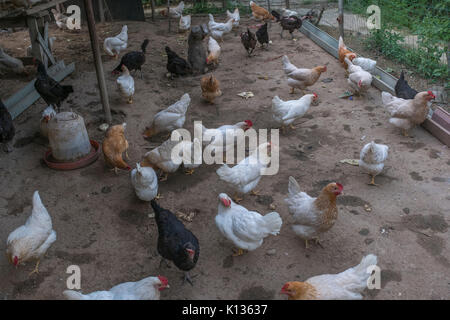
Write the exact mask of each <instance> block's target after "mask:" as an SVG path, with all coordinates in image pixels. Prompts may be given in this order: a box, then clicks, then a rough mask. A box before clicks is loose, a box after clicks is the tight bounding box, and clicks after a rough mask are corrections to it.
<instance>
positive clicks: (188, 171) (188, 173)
mask: <svg viewBox="0 0 450 320" xmlns="http://www.w3.org/2000/svg"><path fill="white" fill-rule="evenodd" d="M194 171H195V169H188V170H186V171H185V172H184V174H185V175H187V176H191V175H193V174H194Z"/></svg>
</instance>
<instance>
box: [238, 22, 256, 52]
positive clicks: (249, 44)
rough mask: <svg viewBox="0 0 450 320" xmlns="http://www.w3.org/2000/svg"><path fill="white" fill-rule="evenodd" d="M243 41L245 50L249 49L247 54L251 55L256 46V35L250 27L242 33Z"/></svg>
mask: <svg viewBox="0 0 450 320" xmlns="http://www.w3.org/2000/svg"><path fill="white" fill-rule="evenodd" d="M241 42H242V44H243V45H244V48H245V50H247V54H248V56H249V57H250V55H251V54H252V52H253V50H255V48H256V43H257V40H256V36H255V34H254V33H253V32H251V31H250V29H249V28H247V32H242V33H241Z"/></svg>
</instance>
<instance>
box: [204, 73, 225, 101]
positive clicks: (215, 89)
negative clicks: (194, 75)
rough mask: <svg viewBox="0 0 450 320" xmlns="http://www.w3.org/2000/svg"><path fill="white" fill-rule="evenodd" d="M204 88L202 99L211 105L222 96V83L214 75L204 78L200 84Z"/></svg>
mask: <svg viewBox="0 0 450 320" xmlns="http://www.w3.org/2000/svg"><path fill="white" fill-rule="evenodd" d="M200 85H201V87H202V97H203V98H204V99H205V100H206V101H208V102H209V103H214V99H215V98H216V97H219V96H221V95H222V91H220V88H219V86H220V82H219V80H217V78H216V77H214V75H211V76H204V77H203V78H202V80H201V82H200Z"/></svg>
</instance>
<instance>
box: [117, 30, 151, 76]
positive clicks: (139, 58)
mask: <svg viewBox="0 0 450 320" xmlns="http://www.w3.org/2000/svg"><path fill="white" fill-rule="evenodd" d="M149 42H150V41H149V40H148V39H145V40H144V42H142V44H141V51H131V52H128V53H126V54H125V55H124V56H123V57H122V59H121V60H120V63H119V65H118V66H117V67H116V68H115V69H114V70H113V73H114V74H118V73H120V72H122V65H125V66H126V67H127V68H128V70H129V71H132V70H139V71H140V72H141V78H142V69H141V67H142V65H143V64H144V63H145V50H146V48H147V45H148V43H149Z"/></svg>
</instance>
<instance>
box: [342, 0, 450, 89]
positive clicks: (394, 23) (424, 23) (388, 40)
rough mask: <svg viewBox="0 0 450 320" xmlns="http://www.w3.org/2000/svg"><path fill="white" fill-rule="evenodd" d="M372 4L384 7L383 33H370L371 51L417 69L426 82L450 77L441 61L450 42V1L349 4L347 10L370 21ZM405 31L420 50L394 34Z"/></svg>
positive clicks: (352, 1) (367, 0) (392, 0)
mask: <svg viewBox="0 0 450 320" xmlns="http://www.w3.org/2000/svg"><path fill="white" fill-rule="evenodd" d="M371 4H375V5H378V6H379V7H380V10H381V30H375V31H372V32H371V33H370V36H369V38H368V39H367V40H366V46H367V47H368V48H369V49H371V50H376V51H378V52H380V53H382V54H383V55H385V56H386V57H388V58H391V59H392V60H395V61H398V62H401V63H403V64H405V65H408V66H410V67H413V68H414V69H416V70H417V71H418V72H419V74H421V75H422V76H424V77H426V78H429V79H434V80H436V79H445V77H448V69H447V65H445V64H443V63H442V62H441V61H440V57H441V56H442V54H443V53H444V52H445V51H446V50H447V47H448V43H449V42H450V11H449V9H448V8H450V0H440V1H437V0H434V1H433V0H345V8H346V9H347V10H350V11H352V12H353V13H356V14H360V15H363V16H366V17H367V16H368V14H367V13H366V9H367V7H368V6H369V5H371ZM402 29H403V30H404V31H405V32H406V33H407V34H411V35H416V36H417V37H418V42H417V48H411V47H408V46H406V45H404V44H403V43H402V42H403V41H404V38H403V37H402V36H401V35H400V34H399V33H398V32H394V31H393V30H402Z"/></svg>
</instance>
